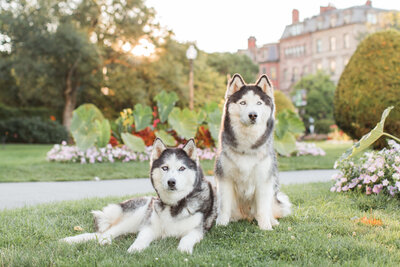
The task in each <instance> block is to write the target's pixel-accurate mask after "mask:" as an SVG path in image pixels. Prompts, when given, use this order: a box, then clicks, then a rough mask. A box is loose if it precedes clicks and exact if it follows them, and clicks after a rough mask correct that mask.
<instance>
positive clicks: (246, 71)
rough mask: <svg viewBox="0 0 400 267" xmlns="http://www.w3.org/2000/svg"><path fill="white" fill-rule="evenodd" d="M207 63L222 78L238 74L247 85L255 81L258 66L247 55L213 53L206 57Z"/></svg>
mask: <svg viewBox="0 0 400 267" xmlns="http://www.w3.org/2000/svg"><path fill="white" fill-rule="evenodd" d="M207 63H208V64H209V65H210V66H211V67H213V68H214V69H215V70H216V71H217V72H218V73H220V74H222V75H224V76H226V75H228V74H230V75H231V76H232V75H234V74H235V73H240V75H241V76H242V77H243V79H244V80H245V81H246V82H247V83H254V82H255V81H256V79H257V74H258V65H257V64H254V63H253V61H252V60H251V59H250V58H249V57H248V56H247V55H240V54H232V53H213V54H210V55H209V56H208V58H207Z"/></svg>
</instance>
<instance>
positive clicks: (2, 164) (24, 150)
mask: <svg viewBox="0 0 400 267" xmlns="http://www.w3.org/2000/svg"><path fill="white" fill-rule="evenodd" d="M317 145H318V146H320V147H322V148H323V149H324V150H325V151H326V153H327V155H326V156H324V157H314V156H301V157H291V158H279V169H280V170H281V171H287V170H299V169H331V168H332V166H333V163H334V162H335V160H336V159H337V158H338V157H339V156H340V155H341V154H342V153H343V152H344V151H345V150H346V149H347V148H348V147H349V146H350V145H349V144H344V145H343V144H342V145H333V144H329V143H326V142H319V143H317ZM51 147H52V146H51V145H14V144H12V145H9V144H7V145H3V146H0V170H1V171H0V182H28V181H72V180H74V181H77V180H92V179H93V178H94V177H99V178H100V179H126V178H143V177H148V172H149V163H148V162H130V163H122V162H116V163H97V164H79V163H69V164H67V163H55V162H47V161H46V153H47V152H48V151H49V150H50V149H51ZM201 164H202V166H203V170H204V172H205V174H206V175H212V174H213V171H212V170H213V166H214V161H210V160H205V161H202V162H201Z"/></svg>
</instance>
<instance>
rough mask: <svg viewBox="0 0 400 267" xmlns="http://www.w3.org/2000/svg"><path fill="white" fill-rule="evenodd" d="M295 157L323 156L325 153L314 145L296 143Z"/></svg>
mask: <svg viewBox="0 0 400 267" xmlns="http://www.w3.org/2000/svg"><path fill="white" fill-rule="evenodd" d="M296 150H297V152H296V156H305V155H312V156H325V155H326V153H325V151H324V150H323V149H322V148H320V147H317V146H316V145H315V144H314V143H305V142H296Z"/></svg>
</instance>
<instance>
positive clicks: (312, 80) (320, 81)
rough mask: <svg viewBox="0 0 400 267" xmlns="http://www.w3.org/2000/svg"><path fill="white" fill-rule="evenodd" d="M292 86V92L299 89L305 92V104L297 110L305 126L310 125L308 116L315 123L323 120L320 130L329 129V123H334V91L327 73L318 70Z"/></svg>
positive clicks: (333, 85) (325, 130)
mask: <svg viewBox="0 0 400 267" xmlns="http://www.w3.org/2000/svg"><path fill="white" fill-rule="evenodd" d="M294 88H295V90H294V92H293V94H296V92H297V90H301V89H305V90H306V92H307V97H306V101H307V105H306V106H305V107H304V108H302V109H303V110H301V111H300V112H299V113H300V116H301V117H302V119H303V122H304V124H305V125H306V126H307V128H308V127H309V125H310V122H309V118H310V117H312V118H313V119H314V120H315V123H316V124H318V123H319V122H318V121H322V122H324V125H325V127H321V128H324V129H321V130H320V132H327V131H329V123H330V124H334V121H333V95H334V91H335V84H334V83H333V82H332V81H331V80H330V77H329V75H326V74H324V73H323V72H318V73H317V74H310V75H307V76H304V77H303V78H302V79H301V80H300V81H299V82H298V83H297V84H296V85H295V86H294ZM326 122H327V123H326Z"/></svg>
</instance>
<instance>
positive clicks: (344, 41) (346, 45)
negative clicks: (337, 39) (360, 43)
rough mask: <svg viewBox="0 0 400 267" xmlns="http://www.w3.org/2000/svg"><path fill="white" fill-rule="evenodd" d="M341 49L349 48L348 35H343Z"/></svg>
mask: <svg viewBox="0 0 400 267" xmlns="http://www.w3.org/2000/svg"><path fill="white" fill-rule="evenodd" d="M343 47H344V48H349V47H350V35H349V34H348V33H345V34H344V35H343Z"/></svg>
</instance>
